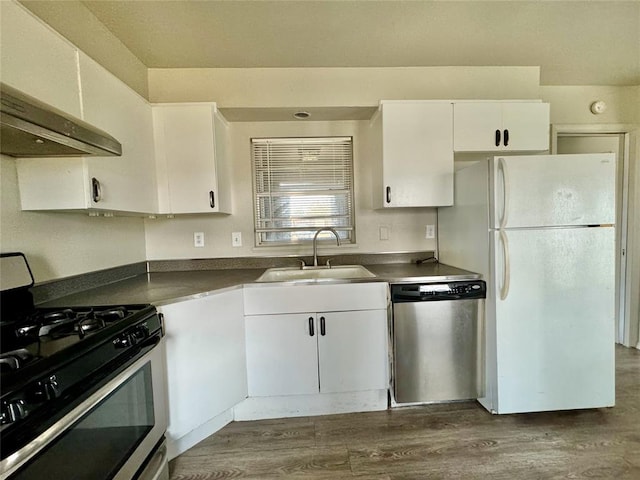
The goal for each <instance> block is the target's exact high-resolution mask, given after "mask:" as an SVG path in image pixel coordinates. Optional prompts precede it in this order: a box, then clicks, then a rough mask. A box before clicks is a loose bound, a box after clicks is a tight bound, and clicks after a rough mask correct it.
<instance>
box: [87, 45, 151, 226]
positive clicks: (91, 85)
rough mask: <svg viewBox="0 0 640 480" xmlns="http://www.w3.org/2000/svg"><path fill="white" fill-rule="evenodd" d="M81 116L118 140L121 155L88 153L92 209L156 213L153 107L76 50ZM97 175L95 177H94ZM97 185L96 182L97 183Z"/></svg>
mask: <svg viewBox="0 0 640 480" xmlns="http://www.w3.org/2000/svg"><path fill="white" fill-rule="evenodd" d="M80 78H81V79H82V103H83V108H84V120H85V121H86V122H88V123H90V124H92V125H94V126H96V127H98V128H100V129H102V130H104V131H105V132H108V133H109V134H110V135H112V136H114V137H115V138H116V139H117V140H118V141H119V142H120V143H122V156H120V157H91V158H87V159H86V161H87V167H88V177H89V181H90V182H91V185H92V190H93V185H94V184H95V182H96V181H97V182H99V185H100V186H99V189H100V192H99V195H95V193H96V192H94V191H92V192H91V195H90V201H91V208H97V209H100V210H113V211H125V212H142V213H144V212H147V213H151V212H155V211H156V210H157V188H156V176H155V174H154V172H155V158H154V154H153V126H152V114H151V106H150V105H149V103H148V102H147V101H146V100H144V99H143V98H142V97H140V96H139V95H138V94H137V93H136V92H134V91H133V90H132V89H131V88H129V87H128V86H127V85H125V84H124V83H122V82H121V81H120V80H118V79H117V78H116V77H114V76H113V75H111V74H110V73H109V72H107V71H106V70H105V69H104V68H103V67H101V66H100V65H98V64H97V63H96V62H94V61H93V60H91V59H90V58H89V57H87V56H86V55H84V54H81V55H80ZM94 179H95V180H94ZM96 188H97V187H96Z"/></svg>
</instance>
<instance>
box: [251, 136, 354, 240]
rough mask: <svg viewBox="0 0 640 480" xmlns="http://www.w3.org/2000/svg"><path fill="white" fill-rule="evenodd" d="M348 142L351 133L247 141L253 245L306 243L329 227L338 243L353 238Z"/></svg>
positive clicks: (351, 168) (350, 161)
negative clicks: (348, 135) (316, 233)
mask: <svg viewBox="0 0 640 480" xmlns="http://www.w3.org/2000/svg"><path fill="white" fill-rule="evenodd" d="M352 143H353V141H352V138H351V137H330V138H259V139H252V140H251V147H252V158H253V174H254V194H255V231H256V245H262V246H265V245H288V244H298V243H305V242H309V241H311V240H312V239H313V235H314V233H315V232H316V230H317V229H318V228H321V227H333V228H334V229H335V230H336V231H337V232H338V234H339V236H340V242H341V243H353V242H354V241H355V238H354V237H355V235H354V218H353V217H354V216H353V148H352ZM327 234H328V235H327V236H329V235H330V236H331V237H333V235H331V234H330V233H329V232H327ZM323 237H324V234H322V237H320V238H323Z"/></svg>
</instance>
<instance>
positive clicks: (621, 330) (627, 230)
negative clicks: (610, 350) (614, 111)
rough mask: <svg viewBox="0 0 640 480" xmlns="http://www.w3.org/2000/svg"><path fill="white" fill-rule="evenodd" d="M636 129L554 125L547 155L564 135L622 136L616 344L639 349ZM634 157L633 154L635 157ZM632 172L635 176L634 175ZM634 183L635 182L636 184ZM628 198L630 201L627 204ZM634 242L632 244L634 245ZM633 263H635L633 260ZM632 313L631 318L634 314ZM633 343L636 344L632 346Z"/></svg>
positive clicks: (556, 148) (599, 125) (635, 127)
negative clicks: (635, 255)
mask: <svg viewBox="0 0 640 480" xmlns="http://www.w3.org/2000/svg"><path fill="white" fill-rule="evenodd" d="M636 131H637V126H635V125H631V124H595V125H592V124H564V125H563V124H557V125H552V126H551V153H552V154H555V153H557V151H558V137H559V136H563V135H567V136H599V135H607V134H613V135H622V136H623V139H624V140H623V144H624V152H623V158H622V161H623V172H622V206H621V209H622V211H621V218H622V225H621V226H618V228H621V229H622V230H621V232H620V234H621V248H623V253H622V255H621V260H620V265H619V267H620V268H619V272H620V278H619V280H620V291H619V294H618V298H617V300H616V301H617V302H618V304H619V306H620V308H619V312H620V315H619V317H618V318H617V319H616V323H617V325H616V342H618V343H621V344H622V345H624V346H626V347H640V339H638V329H640V325H638V323H639V319H638V311H639V308H640V307H639V303H638V298H637V295H633V294H632V292H634V291H637V290H638V287H637V285H638V284H639V283H640V280H639V278H638V277H639V273H640V272H639V271H637V270H638V269H637V268H636V269H635V270H636V271H634V269H633V264H634V260H635V259H634V258H633V257H634V255H633V251H634V250H636V249H634V248H633V245H634V243H635V242H637V241H640V239H635V238H634V235H633V233H634V231H635V230H636V228H637V225H636V223H637V222H638V221H640V220H638V219H636V218H635V217H637V216H639V215H640V208H638V207H637V206H636V207H635V208H634V202H633V198H634V195H635V196H638V195H639V194H640V192H638V190H640V184H639V185H635V184H634V181H633V179H634V177H637V176H638V173H640V172H638V169H639V167H640V166H636V165H637V161H635V162H634V161H633V156H632V154H631V153H632V149H635V148H634V143H635V140H636V139H635V135H636ZM635 156H637V152H636V154H635ZM634 173H635V175H634ZM635 183H639V182H638V181H636V182H635ZM630 199H631V200H632V201H631V202H630ZM634 240H635V242H634ZM636 261H637V260H636ZM634 313H635V315H634ZM636 342H637V345H636Z"/></svg>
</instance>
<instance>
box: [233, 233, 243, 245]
mask: <svg viewBox="0 0 640 480" xmlns="http://www.w3.org/2000/svg"><path fill="white" fill-rule="evenodd" d="M231 246H232V247H241V246H242V232H233V233H232V234H231Z"/></svg>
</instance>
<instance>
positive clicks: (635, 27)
mask: <svg viewBox="0 0 640 480" xmlns="http://www.w3.org/2000/svg"><path fill="white" fill-rule="evenodd" d="M24 3H29V2H28V1H26V2H24ZM82 3H83V4H84V5H85V6H86V7H87V8H88V9H89V10H90V11H91V12H92V13H93V14H94V15H95V16H96V17H97V18H98V19H99V20H100V21H101V22H102V23H103V24H104V25H105V26H106V27H107V28H108V29H109V30H110V31H111V32H112V33H113V34H114V35H115V36H116V37H118V38H119V39H120V40H121V41H122V43H123V44H124V45H125V46H126V47H127V48H128V49H129V50H130V51H131V52H132V53H133V54H134V55H135V56H136V57H138V58H139V59H140V60H141V61H142V63H144V64H145V65H146V66H147V67H149V68H188V67H213V68H216V67H242V68H250V67H372V66H375V67H398V66H485V65H486V66H540V67H541V83H542V84H543V85H639V84H640V1H637V0H636V1H626V2H625V1H566V2H565V1H516V0H512V1H497V2H488V1H437V2H433V1H365V0H360V1H347V0H344V1H340V0H334V1H312V0H297V1H241V0H230V1H213V0H208V1H192V0H181V1H164V0H163V1H155V0H127V1H83V2H82Z"/></svg>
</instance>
